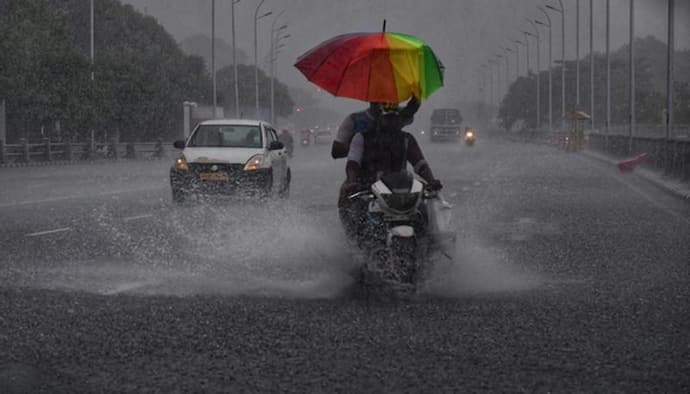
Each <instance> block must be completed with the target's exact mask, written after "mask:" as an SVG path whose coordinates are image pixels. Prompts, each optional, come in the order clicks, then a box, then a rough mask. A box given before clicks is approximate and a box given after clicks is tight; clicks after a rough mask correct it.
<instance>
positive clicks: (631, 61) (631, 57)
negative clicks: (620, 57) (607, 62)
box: [628, 0, 635, 154]
mask: <svg viewBox="0 0 690 394" xmlns="http://www.w3.org/2000/svg"><path fill="white" fill-rule="evenodd" d="M634 35H635V0H630V48H628V70H629V79H630V80H629V81H628V83H629V85H630V89H629V90H628V94H629V96H628V100H629V102H630V131H629V133H628V135H629V137H630V138H629V140H628V154H630V153H632V148H633V135H635V42H634V38H635V37H634Z"/></svg>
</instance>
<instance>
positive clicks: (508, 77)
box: [503, 48, 513, 94]
mask: <svg viewBox="0 0 690 394" xmlns="http://www.w3.org/2000/svg"><path fill="white" fill-rule="evenodd" d="M503 51H504V52H505V54H506V55H505V58H506V94H508V92H509V91H510V61H509V59H508V58H509V57H510V56H509V54H508V52H513V50H512V49H510V48H503Z"/></svg>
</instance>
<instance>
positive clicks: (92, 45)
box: [90, 0, 94, 81]
mask: <svg viewBox="0 0 690 394" xmlns="http://www.w3.org/2000/svg"><path fill="white" fill-rule="evenodd" d="M90 14H91V15H90V20H91V29H90V30H91V80H92V81H93V80H94V72H93V61H94V43H93V0H91V9H90Z"/></svg>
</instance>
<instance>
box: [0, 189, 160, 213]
mask: <svg viewBox="0 0 690 394" xmlns="http://www.w3.org/2000/svg"><path fill="white" fill-rule="evenodd" d="M162 189H163V187H142V188H138V189H131V190H120V191H116V192H103V193H96V194H89V195H84V194H81V195H78V196H61V197H50V198H44V199H40V200H29V201H15V202H11V203H1V204H0V208H9V207H17V206H21V205H31V204H42V203H46V202H56V201H65V200H74V199H78V198H90V197H106V196H115V195H118V194H125V193H138V192H145V191H155V190H162Z"/></svg>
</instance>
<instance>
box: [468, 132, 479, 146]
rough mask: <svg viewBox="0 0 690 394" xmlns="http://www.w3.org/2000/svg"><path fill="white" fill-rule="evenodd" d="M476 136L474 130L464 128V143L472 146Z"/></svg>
mask: <svg viewBox="0 0 690 394" xmlns="http://www.w3.org/2000/svg"><path fill="white" fill-rule="evenodd" d="M476 139H477V136H476V135H475V134H474V130H472V129H470V128H467V129H465V145H467V146H472V145H474V142H475V141H476Z"/></svg>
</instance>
